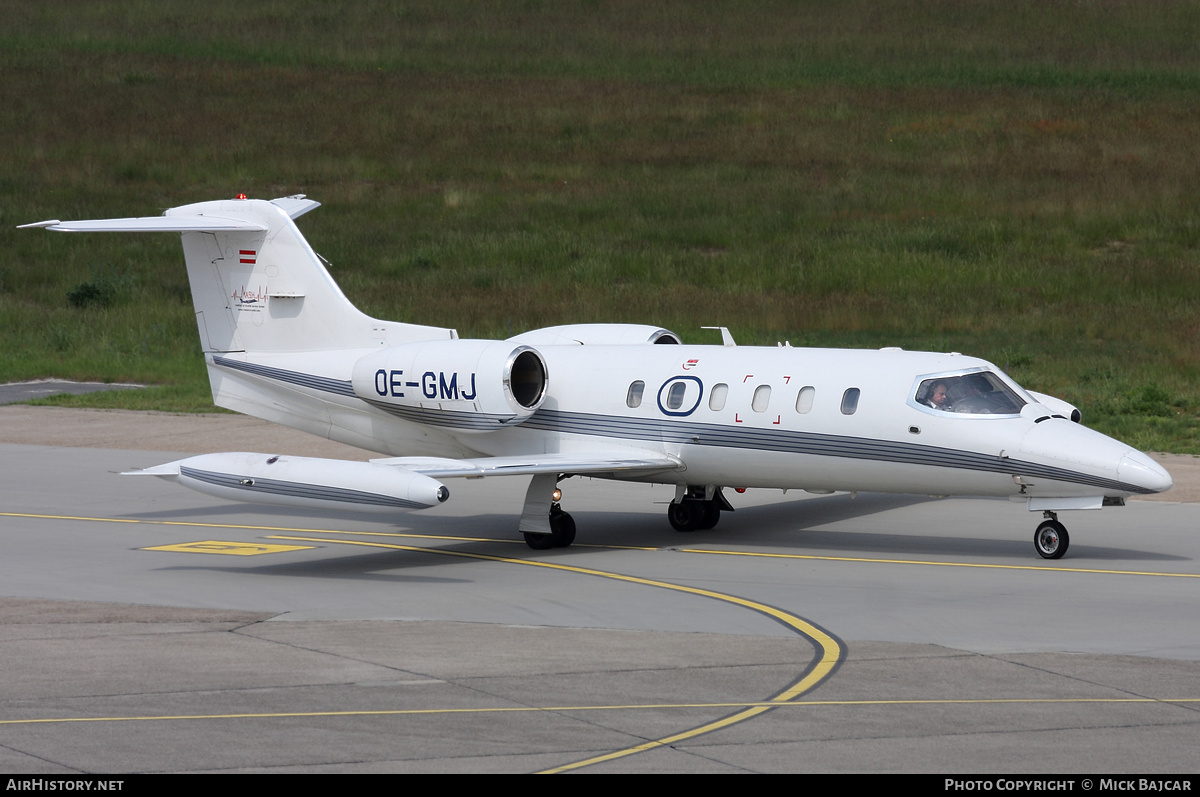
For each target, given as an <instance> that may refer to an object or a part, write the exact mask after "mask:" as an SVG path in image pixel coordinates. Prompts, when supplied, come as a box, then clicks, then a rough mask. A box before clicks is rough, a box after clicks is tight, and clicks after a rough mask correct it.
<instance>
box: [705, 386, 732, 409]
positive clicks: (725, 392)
mask: <svg viewBox="0 0 1200 797" xmlns="http://www.w3.org/2000/svg"><path fill="white" fill-rule="evenodd" d="M728 397H729V385H727V384H725V383H724V382H721V383H719V384H716V385H713V389H712V392H711V393H709V394H708V408H709V409H710V410H712V411H713V412H720V411H721V410H723V409H725V399H727V398H728Z"/></svg>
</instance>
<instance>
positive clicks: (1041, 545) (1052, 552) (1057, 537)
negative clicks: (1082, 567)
mask: <svg viewBox="0 0 1200 797" xmlns="http://www.w3.org/2000/svg"><path fill="white" fill-rule="evenodd" d="M1070 544H1071V535H1069V534H1067V527H1066V526H1064V525H1063V524H1061V523H1059V522H1058V517H1057V516H1056V515H1055V514H1054V513H1053V512H1047V513H1046V519H1045V520H1043V521H1042V523H1041V525H1040V526H1038V527H1037V531H1035V532H1034V533H1033V547H1034V548H1035V549H1037V552H1038V556H1040V557H1042V558H1043V559H1062V557H1063V554H1065V553H1066V552H1067V548H1068V547H1069V546H1070Z"/></svg>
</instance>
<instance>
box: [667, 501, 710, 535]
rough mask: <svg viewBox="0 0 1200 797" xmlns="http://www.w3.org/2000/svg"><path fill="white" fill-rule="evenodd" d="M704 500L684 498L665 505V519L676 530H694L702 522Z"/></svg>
mask: <svg viewBox="0 0 1200 797" xmlns="http://www.w3.org/2000/svg"><path fill="white" fill-rule="evenodd" d="M704 517H705V513H704V502H703V501H695V500H689V499H687V498H685V499H684V500H682V501H680V502H679V503H677V504H674V503H673V504H670V505H669V506H667V520H669V521H670V522H671V527H672V528H674V529H675V530H676V531H696V530H697V529H699V528H700V527H701V524H702V523H704Z"/></svg>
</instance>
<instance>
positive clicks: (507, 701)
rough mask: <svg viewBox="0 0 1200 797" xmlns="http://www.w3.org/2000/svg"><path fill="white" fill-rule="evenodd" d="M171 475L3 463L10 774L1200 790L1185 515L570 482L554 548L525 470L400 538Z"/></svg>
mask: <svg viewBox="0 0 1200 797" xmlns="http://www.w3.org/2000/svg"><path fill="white" fill-rule="evenodd" d="M14 409H15V408H14ZM26 409H27V408H26ZM45 412H46V413H48V414H47V415H46V416H45V418H46V419H47V420H46V421H45V424H46V426H47V428H48V429H49V428H50V427H54V428H56V429H57V428H60V427H61V425H62V424H60V423H57V422H56V421H55V418H56V417H66V416H54V415H53V413H54V410H46V411H45ZM227 417H229V423H231V424H235V425H236V424H237V423H240V422H242V421H244V419H240V418H235V417H232V416H227ZM135 421H137V418H136V417H135V418H134V419H131V420H130V421H129V423H130V428H129V429H128V431H127V433H126V434H127V436H126V438H125V439H134V438H135V437H136V436H137V430H138V426H137V423H136V422H135ZM109 422H112V421H111V419H109ZM206 422H207V421H206ZM146 423H147V422H145V421H144V419H143V423H142V427H141V428H142V429H143V431H144V430H145V429H146ZM156 423H157V421H156ZM219 423H220V422H219V421H218V422H214V428H215V426H216V425H219ZM181 425H186V424H181ZM256 433H257V432H256ZM233 434H234V435H235V436H240V438H241V439H247V438H248V437H249V436H250V435H249V432H247V431H246V430H245V429H242V428H239V429H237V430H235V431H234V432H233ZM289 434H291V433H289ZM210 437H211V436H210ZM10 439H11V438H10ZM154 439H155V441H156V442H155V444H154V447H160V448H161V447H166V445H167V444H164V443H163V442H162V441H161V440H160V439H159V438H154ZM255 442H259V441H257V440H256V441H255ZM167 443H168V444H169V441H167ZM279 446H280V448H282V447H284V446H285V444H284V443H280V444H279ZM233 448H236V447H226V450H232V449H233ZM247 448H249V449H250V450H264V446H261V445H258V446H255V447H250V446H247ZM266 448H270V447H269V446H268V447H266ZM184 453H191V451H187V452H184ZM171 458H174V455H172V454H167V455H164V454H163V453H161V452H156V451H142V450H121V449H117V448H78V447H69V446H44V445H31V444H27V443H22V444H14V443H8V444H0V484H2V485H3V486H2V488H0V496H2V501H0V542H2V544H3V545H4V555H3V556H2V557H0V595H3V596H4V597H3V598H0V661H2V662H3V674H2V675H0V770H3V771H8V772H40V773H70V772H95V773H102V772H160V771H162V772H183V771H195V772H201V771H203V772H218V771H285V772H297V771H321V772H332V771H347V772H351V771H353V772H360V771H362V772H366V771H372V772H375V771H379V772H384V771H386V772H417V771H436V772H467V771H489V772H538V771H554V770H563V771H580V772H614V771H654V772H675V771H678V772H706V771H707V772H747V771H753V772H788V771H827V772H836V771H856V772H884V771H900V772H939V773H941V772H945V773H950V772H966V773H979V772H994V773H1003V772H1015V773H1032V772H1040V773H1069V772H1091V773H1120V772H1168V773H1170V772H1184V773H1186V772H1192V771H1194V769H1195V751H1196V750H1197V749H1200V614H1198V613H1197V612H1196V611H1195V607H1196V605H1197V597H1198V596H1200V564H1198V562H1200V535H1198V534H1197V532H1196V529H1197V528H1200V505H1197V504H1192V503H1173V502H1170V501H1164V502H1131V503H1130V505H1129V506H1127V507H1125V508H1123V509H1113V510H1104V511H1101V512H1078V513H1063V516H1062V518H1063V520H1064V522H1066V524H1067V526H1068V528H1069V529H1070V530H1071V533H1072V541H1071V550H1070V552H1069V553H1068V554H1067V557H1066V558H1064V559H1062V560H1060V561H1058V562H1045V561H1043V560H1041V559H1038V558H1037V557H1036V555H1035V554H1034V551H1033V545H1032V534H1033V528H1034V526H1035V525H1036V519H1037V518H1036V516H1035V515H1033V514H1031V513H1028V512H1027V511H1025V509H1024V507H1023V506H1020V505H1017V504H1011V503H1008V502H1004V501H979V500H976V501H970V500H932V499H924V498H914V497H903V496H883V495H868V494H859V495H858V496H857V497H856V498H853V499H852V498H851V497H850V496H848V495H834V496H822V497H817V496H807V497H804V494H802V493H801V494H796V493H789V494H787V495H780V494H779V493H778V492H777V491H776V492H768V491H750V492H748V493H746V494H745V495H740V496H737V495H735V496H733V502H734V504H735V506H736V507H737V511H736V512H734V513H732V514H727V515H726V516H725V517H724V518H723V519H722V521H721V523H720V525H719V526H718V527H717V528H716V529H714V530H712V531H710V532H698V533H693V534H688V535H683V534H679V533H676V532H674V531H672V530H671V529H670V527H669V526H668V524H667V523H666V519H665V516H664V515H665V502H666V501H669V500H670V497H671V492H670V491H669V490H667V489H665V488H661V487H660V488H655V487H650V486H644V485H627V484H614V483H607V482H602V481H595V480H578V479H574V480H571V481H569V482H567V483H565V484H564V489H565V492H566V497H565V499H564V504H565V506H566V507H567V508H568V509H569V510H570V511H571V512H572V514H573V515H574V516H575V519H576V522H577V525H578V527H579V537H578V539H577V542H576V545H575V546H573V547H571V548H569V549H560V550H553V551H545V552H535V551H531V550H529V549H528V548H527V547H526V546H525V545H524V544H523V543H522V542H521V541H520V540H519V538H518V537H517V535H516V534H515V532H514V529H515V525H516V519H517V516H518V515H519V512H520V505H521V500H522V497H523V493H524V481H525V480H523V479H516V480H508V479H485V480H473V481H464V480H457V481H451V482H450V483H449V486H450V489H451V499H450V501H448V502H447V503H446V504H445V505H443V506H440V507H437V508H435V509H432V510H429V511H427V512H420V513H412V514H405V515H398V516H396V517H394V518H384V517H380V516H350V515H336V514H332V513H319V512H291V511H288V510H283V509H276V508H256V507H250V506H246V505H231V504H228V503H225V502H222V501H219V500H217V499H212V498H209V497H207V496H203V495H199V494H196V493H192V492H190V491H187V490H185V489H183V488H181V487H178V486H177V485H173V484H171V483H169V482H164V481H161V480H158V479H154V478H130V477H121V476H119V475H117V474H118V472H120V471H123V470H129V469H131V468H137V467H145V466H149V465H154V464H159V463H161V462H164V461H167V460H169V459H171Z"/></svg>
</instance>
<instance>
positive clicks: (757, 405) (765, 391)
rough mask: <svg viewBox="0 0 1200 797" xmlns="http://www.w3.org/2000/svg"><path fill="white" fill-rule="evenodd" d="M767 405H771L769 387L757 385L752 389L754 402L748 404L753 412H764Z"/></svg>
mask: <svg viewBox="0 0 1200 797" xmlns="http://www.w3.org/2000/svg"><path fill="white" fill-rule="evenodd" d="M769 403H771V386H770V385H759V386H758V387H756V388H754V400H753V401H752V402H751V403H750V406H751V407H752V408H754V411H755V412H765V411H766V409H767V405H768V404H769Z"/></svg>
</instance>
